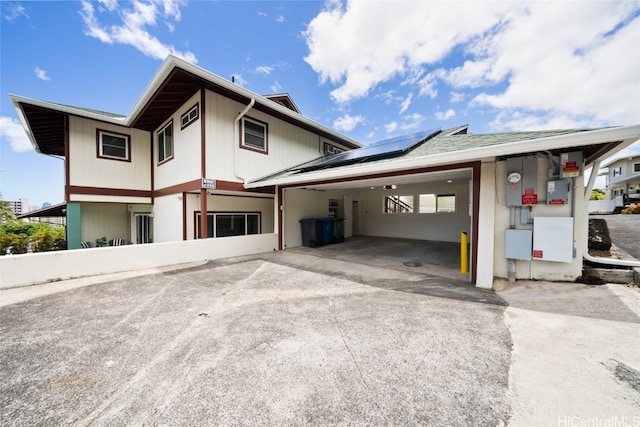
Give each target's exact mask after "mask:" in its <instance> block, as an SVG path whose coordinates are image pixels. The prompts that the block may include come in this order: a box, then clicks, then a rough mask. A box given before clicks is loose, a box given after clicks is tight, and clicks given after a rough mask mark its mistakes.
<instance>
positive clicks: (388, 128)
mask: <svg viewBox="0 0 640 427" xmlns="http://www.w3.org/2000/svg"><path fill="white" fill-rule="evenodd" d="M384 129H385V130H386V131H387V133H393V132H395V130H396V129H398V123H397V122H396V121H393V122H390V123H387V124H386V125H384Z"/></svg>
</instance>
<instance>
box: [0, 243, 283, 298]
mask: <svg viewBox="0 0 640 427" xmlns="http://www.w3.org/2000/svg"><path fill="white" fill-rule="evenodd" d="M277 241H278V236H277V235H276V234H256V235H252V236H239V237H225V238H222V239H202V240H192V241H181V242H169V243H153V244H146V245H128V246H117V247H104V248H91V249H77V250H73V251H58V252H39V253H33V254H23V255H11V256H3V257H0V289H1V288H12V287H18V286H28V285H33V284H37V283H45V282H48V281H52V280H66V279H71V278H76V277H86V276H95V275H99V274H109V273H118V272H123V271H132V270H141V269H147V268H155V267H162V266H168V265H174V264H183V263H190V262H197V261H206V260H215V259H219V258H225V257H232V256H241V255H250V254H257V253H261V252H271V251H273V250H275V249H276V248H277ZM36 266H37V268H36Z"/></svg>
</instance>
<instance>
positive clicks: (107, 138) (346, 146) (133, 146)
mask: <svg viewBox="0 0 640 427" xmlns="http://www.w3.org/2000/svg"><path fill="white" fill-rule="evenodd" d="M10 97H11V100H12V102H13V104H14V106H15V108H16V110H17V112H18V115H19V117H20V120H21V121H22V124H23V126H24V128H25V130H26V132H27V134H28V136H29V138H30V140H31V142H32V143H33V145H34V147H35V149H36V151H38V152H40V153H43V154H49V155H55V156H61V157H64V159H65V201H66V217H67V238H68V248H69V249H76V248H80V247H81V246H86V245H88V244H91V245H95V242H96V240H97V239H101V238H102V237H105V239H106V240H107V241H111V240H113V239H118V240H121V241H123V242H125V243H150V242H168V241H177V240H189V239H196V238H200V237H202V236H207V237H222V236H237V235H245V234H260V233H274V228H275V227H277V219H276V208H275V206H276V205H275V204H274V194H275V189H274V188H262V189H260V190H257V191H256V190H247V189H245V186H244V184H245V182H247V181H249V180H252V179H256V178H260V177H262V176H266V175H269V174H271V173H274V172H277V171H280V170H282V169H285V168H287V167H290V166H293V165H296V164H299V163H302V162H305V161H308V160H310V159H314V158H317V157H319V156H320V155H322V154H323V153H325V152H338V151H343V150H350V149H353V148H358V147H360V144H359V143H358V142H356V141H354V140H352V139H350V138H348V137H346V136H344V135H341V134H339V133H337V132H335V131H333V130H331V129H329V128H327V127H325V126H322V125H320V124H318V123H316V122H314V121H312V120H310V119H308V118H306V117H305V116H303V115H302V114H301V113H300V112H299V111H298V109H297V107H296V106H295V104H294V103H293V101H292V100H291V99H290V98H289V96H288V95H286V94H280V95H273V96H267V97H263V96H260V95H257V94H255V93H253V92H251V91H249V90H246V89H244V88H242V87H240V86H238V85H236V84H234V83H232V82H229V81H228V80H225V79H222V78H221V77H219V76H216V75H214V74H212V73H210V72H208V71H206V70H204V69H202V68H199V67H197V66H194V65H192V64H189V63H187V62H185V61H183V60H180V59H178V58H176V57H172V56H170V57H168V58H167V59H166V60H165V61H164V62H163V64H162V65H161V67H160V68H159V70H158V71H157V73H156V74H155V76H154V77H153V79H152V80H151V82H150V84H149V86H148V87H147V88H146V90H145V91H144V92H143V94H142V96H141V97H140V99H139V100H138V102H137V103H136V104H135V106H134V107H133V109H132V111H131V112H130V113H129V114H128V115H126V116H122V115H117V114H110V113H105V112H101V111H95V110H89V109H86V108H79V107H73V106H68V105H61V104H56V103H52V102H45V101H40V100H34V99H28V98H24V97H20V96H15V95H10ZM118 240H116V241H118Z"/></svg>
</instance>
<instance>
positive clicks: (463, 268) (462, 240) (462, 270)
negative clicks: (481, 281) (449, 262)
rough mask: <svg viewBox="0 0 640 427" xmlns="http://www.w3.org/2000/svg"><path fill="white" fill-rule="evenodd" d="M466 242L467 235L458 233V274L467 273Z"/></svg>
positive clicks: (467, 255) (467, 254)
mask: <svg viewBox="0 0 640 427" xmlns="http://www.w3.org/2000/svg"><path fill="white" fill-rule="evenodd" d="M468 241H469V238H468V237H467V233H466V232H464V231H462V232H460V273H468V272H469V267H468V266H469V253H468V250H467V247H468Z"/></svg>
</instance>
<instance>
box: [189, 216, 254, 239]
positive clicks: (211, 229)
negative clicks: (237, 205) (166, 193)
mask: <svg viewBox="0 0 640 427" xmlns="http://www.w3.org/2000/svg"><path fill="white" fill-rule="evenodd" d="M200 218H201V214H200V212H197V213H196V238H197V239H200V238H201V235H202V232H201V223H200ZM250 234H260V212H207V237H228V236H248V235H250Z"/></svg>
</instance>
